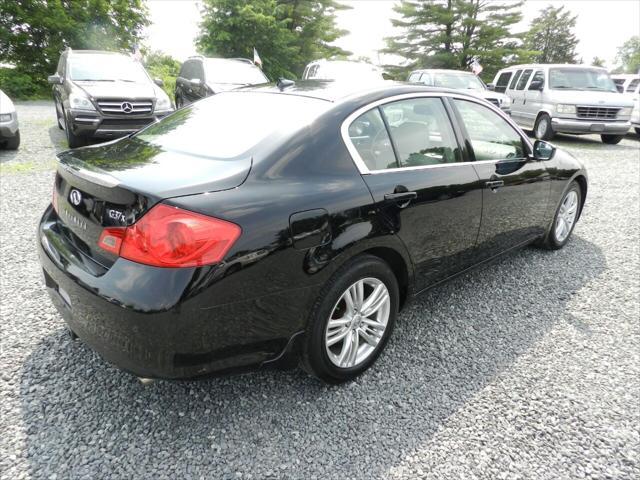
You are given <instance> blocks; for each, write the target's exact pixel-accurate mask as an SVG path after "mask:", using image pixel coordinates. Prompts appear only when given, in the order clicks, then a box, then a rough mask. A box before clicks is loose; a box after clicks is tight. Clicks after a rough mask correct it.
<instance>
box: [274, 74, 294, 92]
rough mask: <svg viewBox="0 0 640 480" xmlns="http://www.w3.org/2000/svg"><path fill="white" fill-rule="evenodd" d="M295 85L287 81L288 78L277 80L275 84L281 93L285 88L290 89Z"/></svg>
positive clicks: (291, 81)
mask: <svg viewBox="0 0 640 480" xmlns="http://www.w3.org/2000/svg"><path fill="white" fill-rule="evenodd" d="M295 84H296V82H294V81H293V80H289V79H288V78H283V77H280V78H279V79H278V81H277V82H276V87H278V88H279V89H280V91H283V90H284V89H285V88H287V87H292V86H293V85H295Z"/></svg>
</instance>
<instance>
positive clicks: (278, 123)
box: [135, 92, 331, 159]
mask: <svg viewBox="0 0 640 480" xmlns="http://www.w3.org/2000/svg"><path fill="white" fill-rule="evenodd" d="M330 106H331V103H330V102H327V101H325V100H319V99H315V98H309V97H301V96H296V95H287V94H280V93H266V92H265V93H261V92H223V93H219V94H217V95H213V96H211V97H209V98H206V99H204V100H201V101H199V102H196V103H193V104H192V105H190V106H188V107H186V108H182V109H180V110H178V111H176V112H175V113H173V114H171V115H169V116H168V117H165V118H164V119H162V120H161V121H159V122H158V123H154V124H152V125H151V126H149V127H147V128H145V129H144V130H142V131H140V133H138V134H137V135H135V138H137V139H138V140H142V141H144V142H146V143H149V144H152V145H155V146H158V147H161V148H162V149H164V150H170V151H177V152H182V153H188V154H193V155H199V156H203V157H211V158H216V159H232V158H242V157H243V156H242V154H244V153H246V152H247V151H248V150H250V149H251V148H252V147H254V146H255V145H257V144H258V143H260V142H261V141H262V140H264V139H265V138H267V137H268V136H269V135H270V134H273V133H275V132H276V131H287V130H292V131H293V130H297V129H299V128H302V127H304V126H305V125H306V124H309V123H310V122H311V121H312V120H313V119H314V118H315V117H317V116H318V115H319V114H320V113H322V112H323V111H325V110H326V109H327V108H328V107H330Z"/></svg>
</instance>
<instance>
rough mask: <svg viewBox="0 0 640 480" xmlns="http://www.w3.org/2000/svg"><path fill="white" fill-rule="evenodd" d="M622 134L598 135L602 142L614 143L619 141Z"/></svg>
mask: <svg viewBox="0 0 640 480" xmlns="http://www.w3.org/2000/svg"><path fill="white" fill-rule="evenodd" d="M623 137H624V135H600V138H601V139H602V143H606V144H607V145H616V144H618V143H620V141H621V140H622V138H623Z"/></svg>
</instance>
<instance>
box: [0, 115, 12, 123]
mask: <svg viewBox="0 0 640 480" xmlns="http://www.w3.org/2000/svg"><path fill="white" fill-rule="evenodd" d="M11 117H12V115H11V114H10V113H2V114H0V122H10V121H11Z"/></svg>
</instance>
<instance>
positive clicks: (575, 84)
mask: <svg viewBox="0 0 640 480" xmlns="http://www.w3.org/2000/svg"><path fill="white" fill-rule="evenodd" d="M549 88H552V89H557V90H593V91H598V92H617V91H618V90H617V89H616V85H615V83H613V80H611V77H609V74H608V73H607V72H606V71H604V70H596V69H593V70H590V69H586V68H552V69H551V70H549Z"/></svg>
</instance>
